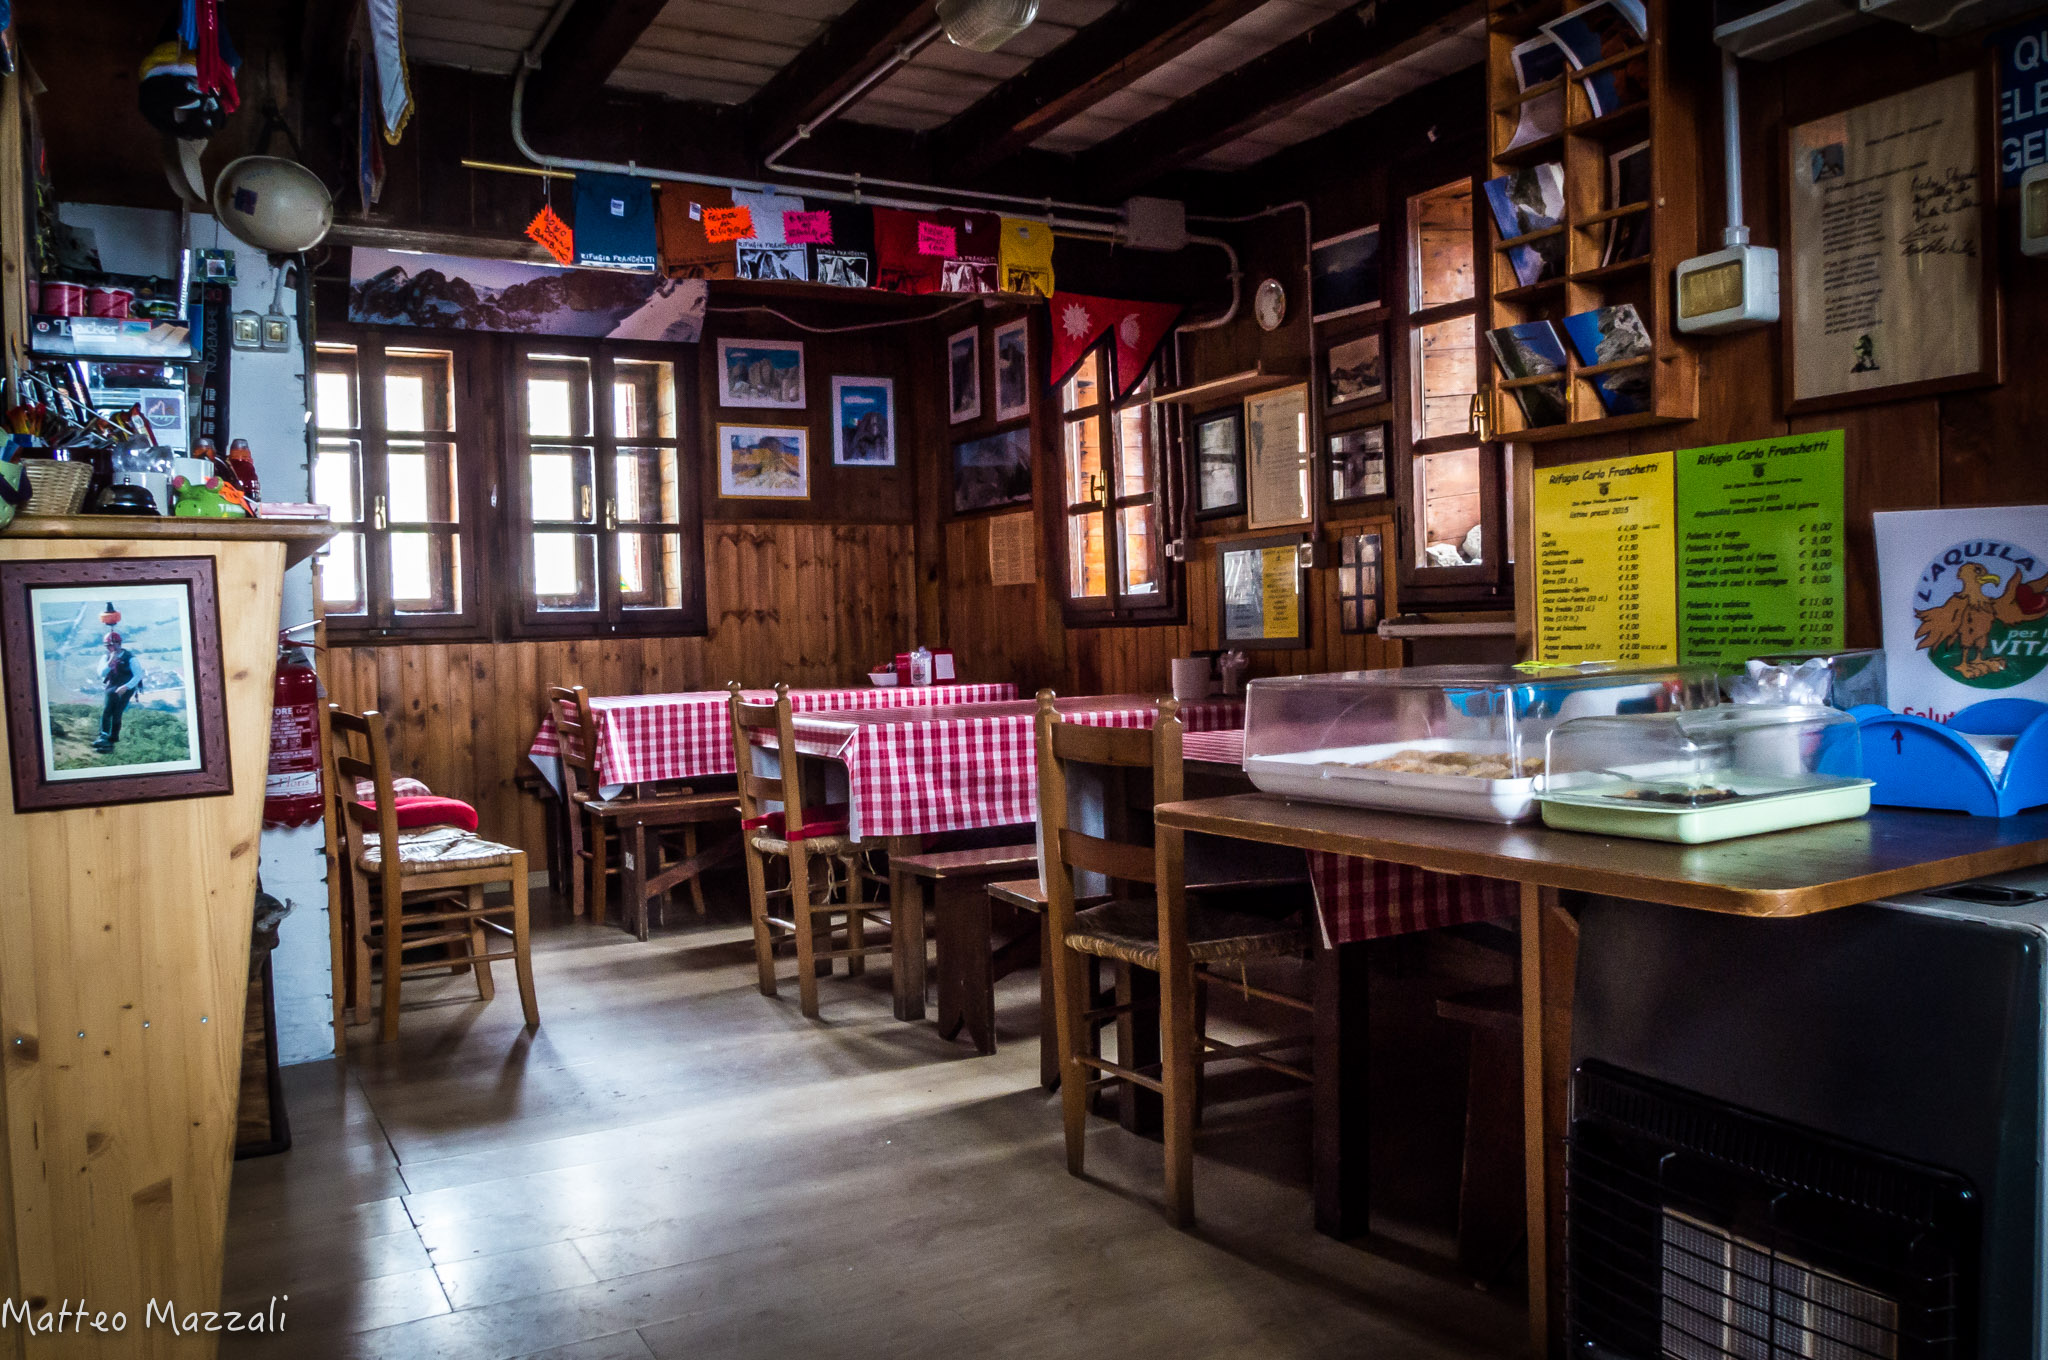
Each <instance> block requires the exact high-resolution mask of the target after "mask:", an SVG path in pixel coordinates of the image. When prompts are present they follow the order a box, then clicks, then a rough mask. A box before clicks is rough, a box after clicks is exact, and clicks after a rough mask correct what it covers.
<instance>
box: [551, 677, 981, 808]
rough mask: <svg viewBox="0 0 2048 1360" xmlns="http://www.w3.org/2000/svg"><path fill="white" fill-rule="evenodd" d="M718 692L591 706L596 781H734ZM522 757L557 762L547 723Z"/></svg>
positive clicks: (829, 702) (905, 693)
mask: <svg viewBox="0 0 2048 1360" xmlns="http://www.w3.org/2000/svg"><path fill="white" fill-rule="evenodd" d="M1016 697H1017V687H1016V686H1015V685H1012V684H1008V683H1004V684H987V685H925V686H917V687H912V688H895V687H887V686H876V685H870V686H867V687H865V688H861V689H793V690H791V691H790V692H789V706H790V708H791V709H792V710H794V711H795V712H797V713H836V712H848V711H860V710H867V709H882V708H891V709H894V708H911V707H916V708H926V707H930V706H932V705H949V704H981V703H992V702H998V701H1002V700H1014V699H1015V698H1016ZM747 698H748V700H749V701H751V702H754V703H772V702H774V699H775V694H774V692H773V691H772V690H748V691H747ZM725 705H726V692H725V691H724V690H722V689H714V690H694V691H690V692H688V693H683V694H629V695H618V696H614V697H609V698H593V699H592V700H591V701H590V713H591V717H592V718H593V719H595V720H596V723H597V733H598V735H597V769H598V777H599V778H601V779H602V780H604V782H605V783H606V784H639V783H643V782H646V781H649V780H656V779H704V778H708V777H710V776H712V775H720V774H731V773H733V761H732V725H731V719H730V718H729V717H728V715H727V713H726V706H725ZM527 753H528V754H529V755H532V756H534V757H536V758H539V759H553V758H554V757H556V756H558V755H560V754H561V752H560V751H559V750H558V749H557V747H556V745H555V729H554V725H553V724H552V723H546V722H543V723H542V724H541V725H540V731H538V732H537V733H535V734H534V738H533V745H532V746H530V747H528V748H527Z"/></svg>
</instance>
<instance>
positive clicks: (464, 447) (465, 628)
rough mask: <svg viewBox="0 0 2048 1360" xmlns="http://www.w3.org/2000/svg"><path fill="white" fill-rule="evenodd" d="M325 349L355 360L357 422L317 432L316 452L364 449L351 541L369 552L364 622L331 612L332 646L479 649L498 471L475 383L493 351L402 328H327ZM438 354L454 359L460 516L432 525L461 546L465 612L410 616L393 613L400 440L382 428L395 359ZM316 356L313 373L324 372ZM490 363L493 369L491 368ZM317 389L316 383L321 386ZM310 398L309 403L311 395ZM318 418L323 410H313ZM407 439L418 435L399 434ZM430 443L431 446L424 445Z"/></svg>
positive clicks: (457, 577)
mask: <svg viewBox="0 0 2048 1360" xmlns="http://www.w3.org/2000/svg"><path fill="white" fill-rule="evenodd" d="M319 343H320V344H321V345H334V346H342V345H346V346H349V347H351V348H353V350H354V351H355V356H354V368H355V383H356V394H355V399H356V421H357V424H356V425H355V426H354V427H352V428H350V429H347V430H341V429H333V430H328V429H319V428H317V427H316V428H315V430H314V440H315V449H316V451H317V448H318V441H319V440H321V439H326V438H344V439H352V440H354V441H355V442H356V444H357V447H358V460H359V461H358V463H357V467H356V475H357V485H356V504H357V509H358V511H359V512H360V513H361V516H362V517H361V519H360V520H358V521H355V522H354V524H353V532H355V533H356V534H357V535H358V541H359V543H360V544H361V553H362V570H363V594H364V609H363V610H362V611H361V612H351V613H335V612H331V611H330V612H328V613H327V615H326V618H327V627H328V633H329V636H330V637H331V638H332V639H333V640H334V642H335V643H336V644H338V645H346V646H364V645H371V644H375V643H379V642H435V641H474V640H478V639H481V638H484V637H487V636H488V635H489V631H490V619H491V607H490V606H491V601H490V599H489V598H488V595H487V589H486V586H485V576H484V573H483V572H482V571H480V570H479V568H478V564H479V562H480V561H481V560H482V559H483V557H484V555H485V553H487V552H488V551H489V545H490V542H491V539H492V537H493V535H492V533H491V523H490V520H491V516H490V515H489V513H488V510H487V506H488V494H489V493H488V490H487V488H488V486H489V484H490V481H491V477H492V474H493V471H494V470H493V469H492V468H491V466H490V464H491V463H492V461H493V459H492V456H491V452H490V450H491V449H492V447H493V446H494V444H495V441H494V440H493V438H492V428H491V419H490V401H489V397H488V393H487V392H486V391H483V390H480V385H479V383H478V382H477V381H476V378H477V376H478V373H479V363H480V361H479V358H478V356H479V354H480V353H481V352H483V351H484V350H485V349H486V348H487V346H485V345H484V344H482V343H480V341H479V338H478V337H474V336H467V335H463V334H460V333H459V332H458V333H451V332H447V331H434V330H416V329H411V328H403V329H401V328H396V327H372V326H364V327H347V326H323V327H322V334H321V335H320V337H319ZM407 349H431V350H440V351H444V352H446V353H448V354H449V355H450V366H451V373H450V398H451V402H452V407H453V415H454V420H453V426H454V428H453V430H452V432H451V435H452V437H451V440H450V442H452V443H453V444H454V446H455V451H456V452H455V459H456V463H455V477H454V498H453V499H454V515H453V517H452V518H451V519H449V520H445V521H430V522H429V523H432V524H435V525H437V526H442V527H445V528H446V529H447V531H449V532H451V533H453V534H454V535H455V536H456V538H457V539H458V540H459V542H460V544H461V547H460V548H459V549H458V563H457V566H456V569H455V571H454V573H453V576H452V580H453V583H454V586H455V589H456V593H457V595H458V597H459V598H460V600H461V607H460V608H459V609H453V610H446V611H436V612H433V613H425V612H415V611H403V610H399V609H397V608H396V607H395V604H394V601H393V600H392V598H391V588H390V557H389V552H390V549H389V542H390V538H391V535H392V534H393V533H394V532H404V531H405V530H404V529H403V528H396V529H395V528H394V527H393V525H392V524H391V522H390V520H389V517H388V507H389V495H390V483H389V473H390V464H389V458H388V453H389V446H390V444H391V442H392V432H391V431H389V430H387V429H386V428H385V424H384V417H385V412H384V397H385V393H384V374H385V368H386V363H387V356H388V353H389V351H392V350H407ZM318 359H319V356H318V353H317V351H316V355H315V371H316V375H317V371H318V368H319V362H318ZM482 362H483V363H486V364H487V363H488V360H483V361H482ZM315 381H317V376H316V378H315ZM309 395H310V393H309ZM314 414H315V417H316V418H317V408H316V410H315V413H314ZM399 433H400V434H401V435H405V434H410V433H411V432H410V431H400V432H399ZM422 442H430V441H427V440H424V439H423V441H422Z"/></svg>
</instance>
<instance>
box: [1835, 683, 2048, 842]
mask: <svg viewBox="0 0 2048 1360" xmlns="http://www.w3.org/2000/svg"><path fill="white" fill-rule="evenodd" d="M1849 712H1850V713H1851V715H1853V716H1854V717H1855V718H1856V720H1857V722H1858V723H1859V724H1861V727H1862V731H1863V773H1864V775H1865V776H1866V777H1868V778H1870V779H1875V780H1876V781H1877V787H1876V788H1874V789H1872V790H1871V791H1870V801H1871V802H1873V803H1878V804H1882V805H1884V806H1886V807H1914V808H1940V809H1946V810H1950V811H1955V812H1967V813H1970V814H1972V815H1973V816H1977V817H2010V816H2012V815H2013V814H2014V813H2016V812H2023V811H2025V810H2026V809H2028V808H2031V807H2038V806H2040V805H2042V804H2044V803H2048V704H2043V703H2037V702H2036V701H2034V700H2032V699H1987V700H1985V701H1984V702H1983V703H1981V704H1972V705H1970V706H1969V707H1968V708H1966V709H1964V710H1963V711H1962V712H1960V713H1958V714H1956V715H1955V717H1953V718H1951V719H1949V721H1948V722H1947V723H1945V724H1944V723H1937V722H1929V721H1928V720H1927V719H1925V718H1916V717H1913V716H1911V715H1909V714H1904V713H1894V712H1892V711H1891V710H1890V709H1888V708H1881V707H1879V706H1878V705H1876V704H1859V705H1858V706H1857V707H1855V708H1852V709H1850V710H1849ZM1964 733H1969V734H1971V735H1974V736H2001V737H2005V736H2009V737H2012V738H2013V739H2014V740H2013V744H2012V754H2011V755H2009V756H2007V757H2006V761H2005V769H2004V770H2003V771H2001V772H2000V773H1999V774H1998V775H1997V776H1996V777H1994V776H1993V775H1992V773H1991V770H1990V767H1988V766H1987V765H1985V763H1984V757H1983V756H1982V755H1980V754H1979V753H1978V751H1977V748H1976V747H1974V746H1972V745H1970V743H1969V742H1967V741H1965V740H1963V736H1962V734H1964Z"/></svg>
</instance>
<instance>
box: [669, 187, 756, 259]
mask: <svg viewBox="0 0 2048 1360" xmlns="http://www.w3.org/2000/svg"><path fill="white" fill-rule="evenodd" d="M732 211H733V206H732V190H730V189H724V188H720V187H719V186H717V185H714V184H664V185H662V186H661V191H660V192H659V193H657V194H656V195H655V196H654V242H655V249H656V250H657V251H658V252H659V253H660V255H661V270H662V272H663V273H664V274H667V275H668V276H669V277H670V278H672V279H729V278H732V277H733V276H734V274H735V272H736V271H737V268H738V265H737V263H736V261H737V260H738V258H739V257H738V254H737V253H736V252H735V251H734V249H733V245H732V242H731V241H729V240H728V241H714V240H712V239H711V236H710V233H709V231H708V229H707V224H708V222H709V219H710V215H711V214H713V213H719V212H723V213H731V212H732Z"/></svg>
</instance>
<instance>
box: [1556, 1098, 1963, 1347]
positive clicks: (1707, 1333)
mask: <svg viewBox="0 0 2048 1360" xmlns="http://www.w3.org/2000/svg"><path fill="white" fill-rule="evenodd" d="M1572 1112H1573V1113H1572V1127H1571V1132H1570V1135H1569V1137H1568V1138H1567V1140H1566V1149H1565V1214H1566V1220H1565V1224H1566V1226H1565V1237H1566V1240H1565V1266H1566V1281H1567V1284H1566V1291H1567V1292H1566V1326H1567V1328H1568V1329H1569V1334H1570V1335H1571V1337H1572V1338H1573V1340H1574V1342H1575V1343H1577V1344H1578V1345H1580V1346H1581V1347H1596V1348H1600V1349H1603V1350H1605V1351H1607V1352H1611V1353H1614V1354H1617V1355H1622V1356H1629V1357H1641V1358H1642V1360H1963V1358H1964V1357H1968V1356H1970V1355H1971V1354H1972V1353H1973V1352H1972V1351H1971V1349H1970V1348H1969V1345H1968V1335H1969V1323H1970V1318H1969V1317H1968V1315H1967V1307H1966V1301H1967V1300H1969V1299H1970V1298H1972V1297H1973V1294H1974V1287H1973V1281H1974V1263H1973V1261H1972V1260H1971V1259H1970V1257H1971V1255H1972V1253H1973V1252H1974V1247H1975V1242H1976V1240H1977V1233H1976V1222H1977V1211H1978V1206H1977V1204H1976V1201H1975V1199H1974V1197H1973V1196H1972V1194H1971V1192H1970V1189H1969V1186H1968V1184H1967V1183H1966V1182H1965V1181H1964V1180H1963V1179H1962V1178H1961V1177H1958V1176H1954V1175H1952V1174H1949V1173H1946V1172H1942V1171H1937V1170H1932V1169H1928V1168H1924V1167H1920V1166H1917V1165H1914V1164H1912V1163H1909V1162H1905V1161H1901V1160H1899V1159H1897V1158H1894V1157H1887V1156H1885V1155H1883V1154H1881V1153H1875V1152H1871V1151H1869V1150H1868V1149H1864V1148H1860V1147H1856V1146H1854V1145H1851V1144H1847V1143H1843V1142H1841V1141H1839V1140H1836V1139H1832V1138H1828V1137H1826V1136H1824V1135H1821V1134H1817V1133H1814V1132H1811V1131H1809V1130H1806V1129H1801V1128H1798V1127H1796V1126H1793V1125H1790V1124H1786V1123H1783V1122H1781V1121H1777V1120H1772V1119H1767V1118H1764V1117H1762V1116H1759V1115H1755V1114H1751V1113H1749V1112H1747V1111H1743V1110H1740V1109H1737V1108H1735V1107H1733V1106H1729V1105H1723V1104H1720V1103H1719V1102H1715V1101H1711V1100H1708V1099H1705V1098H1704V1097H1701V1096H1698V1095H1696V1094H1693V1093H1690V1092H1686V1091H1681V1090H1679V1089H1677V1088H1674V1087H1668V1086H1665V1085H1663V1084H1661V1083H1657V1082H1653V1081H1649V1080H1647V1079H1645V1078H1641V1077H1636V1076H1634V1075H1632V1074H1628V1073H1624V1072H1621V1071H1619V1070H1617V1069H1613V1068H1608V1067H1605V1066H1604V1065H1602V1064H1597V1063H1588V1064H1586V1065H1585V1066H1583V1067H1581V1068H1580V1069H1579V1071H1578V1072H1577V1073H1576V1074H1575V1076H1574V1079H1573V1102H1572Z"/></svg>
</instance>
